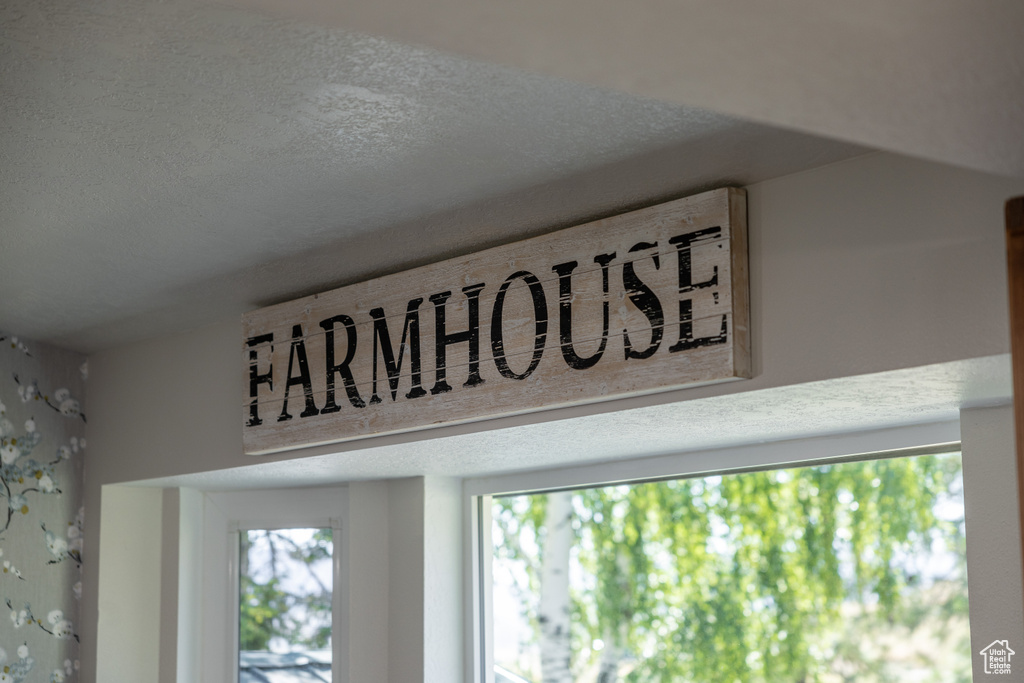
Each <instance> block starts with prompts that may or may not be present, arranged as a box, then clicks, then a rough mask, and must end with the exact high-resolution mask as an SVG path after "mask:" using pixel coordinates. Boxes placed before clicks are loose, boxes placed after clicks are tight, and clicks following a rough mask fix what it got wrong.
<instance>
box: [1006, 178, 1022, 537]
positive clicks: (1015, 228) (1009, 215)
mask: <svg viewBox="0 0 1024 683" xmlns="http://www.w3.org/2000/svg"><path fill="white" fill-rule="evenodd" d="M1006 257H1007V281H1008V283H1009V288H1010V292H1009V295H1010V296H1009V298H1010V353H1011V356H1012V359H1013V414H1014V423H1015V427H1016V444H1017V445H1016V451H1017V504H1018V513H1019V516H1020V523H1021V529H1022V531H1021V534H1022V538H1021V548H1022V555H1024V197H1015V198H1014V199H1011V200H1009V201H1008V202H1006Z"/></svg>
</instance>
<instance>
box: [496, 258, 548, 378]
mask: <svg viewBox="0 0 1024 683" xmlns="http://www.w3.org/2000/svg"><path fill="white" fill-rule="evenodd" d="M519 279H522V281H523V282H525V283H526V284H527V285H528V286H529V288H530V298H531V299H533V316H534V319H535V320H536V322H535V323H534V324H535V327H534V330H535V331H534V336H533V359H532V360H531V361H530V366H529V367H528V368H526V371H525V372H522V373H519V374H516V373H515V372H513V371H512V368H510V367H509V365H508V360H507V359H506V358H505V340H504V332H503V331H502V329H501V323H502V316H503V314H504V311H505V293H506V292H507V291H508V288H509V286H510V285H511V284H512V283H513V282H515V281H516V280H519ZM547 335H548V301H547V298H545V296H544V286H543V285H541V283H540V280H538V279H537V276H536V275H534V274H533V273H531V272H529V271H526V270H520V271H519V272H518V273H512V274H511V275H509V276H508V277H507V278H505V282H503V283H502V285H501V289H499V290H498V295H497V296H496V297H494V308H493V309H492V310H491V352H492V354H493V355H494V365H495V367H497V368H498V372H499V373H501V376H502V377H507V378H508V379H526V378H527V377H529V376H530V375H532V374H533V371H534V370H536V369H537V366H538V365H540V358H541V356H542V355H544V343H545V341H547Z"/></svg>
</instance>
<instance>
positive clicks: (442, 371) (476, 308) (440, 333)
mask: <svg viewBox="0 0 1024 683" xmlns="http://www.w3.org/2000/svg"><path fill="white" fill-rule="evenodd" d="M483 288H484V284H483V283H482V282H481V283H479V284H475V285H470V286H468V287H463V288H462V293H463V294H465V295H466V299H467V301H468V306H467V308H468V314H469V329H467V330H463V331H462V332H453V333H451V334H448V333H447V331H446V323H445V306H444V305H445V302H446V301H448V298H449V297H451V295H452V293H451V292H440V293H438V294H431V295H430V303H432V304H434V348H435V354H434V355H435V362H434V368H435V373H436V379H437V381H436V382H435V383H434V387H433V388H432V389H431V390H430V393H431V394H435V395H436V394H443V393H446V392H449V391H451V390H452V388H451V385H449V384H448V382H447V381H445V378H446V376H447V365H448V347H449V346H450V345H451V344H461V343H462V342H468V343H469V379H467V380H466V381H465V383H464V384H463V385H462V386H464V387H475V386H476V385H478V384H483V383H484V379H483V377H481V376H480V292H481V290H483Z"/></svg>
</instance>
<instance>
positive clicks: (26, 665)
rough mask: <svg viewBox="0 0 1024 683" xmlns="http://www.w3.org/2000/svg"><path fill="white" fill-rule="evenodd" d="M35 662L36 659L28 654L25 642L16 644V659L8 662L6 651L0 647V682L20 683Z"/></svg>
mask: <svg viewBox="0 0 1024 683" xmlns="http://www.w3.org/2000/svg"><path fill="white" fill-rule="evenodd" d="M35 663H36V660H34V659H32V656H31V655H30V654H29V651H28V644H27V643H25V644H22V645H19V646H18V660H17V661H15V662H11V663H9V664H8V663H7V652H6V651H4V649H3V648H0V666H2V667H3V668H2V669H0V683H6V682H8V681H9V682H10V683H20V682H21V681H23V680H25V677H26V676H28V673H29V671H31V670H32V665H34V664H35Z"/></svg>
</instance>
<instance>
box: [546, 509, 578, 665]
mask: <svg viewBox="0 0 1024 683" xmlns="http://www.w3.org/2000/svg"><path fill="white" fill-rule="evenodd" d="M547 502H548V505H547V513H546V516H545V522H544V527H545V529H546V530H547V533H546V535H545V538H544V556H543V564H542V566H541V584H540V585H541V588H540V610H539V613H538V615H537V620H538V621H539V622H540V629H541V643H540V662H541V675H542V677H543V678H542V680H543V683H572V671H571V670H570V662H571V659H572V645H571V643H570V640H569V614H570V603H569V550H570V549H571V548H572V542H573V530H572V493H571V492H568V491H562V492H558V493H550V494H548V501H547Z"/></svg>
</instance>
